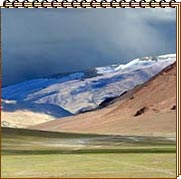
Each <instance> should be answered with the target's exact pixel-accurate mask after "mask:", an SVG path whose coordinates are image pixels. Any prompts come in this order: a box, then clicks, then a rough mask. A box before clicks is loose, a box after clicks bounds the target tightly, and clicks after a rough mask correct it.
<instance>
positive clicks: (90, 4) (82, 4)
mask: <svg viewBox="0 0 181 179" xmlns="http://www.w3.org/2000/svg"><path fill="white" fill-rule="evenodd" d="M178 4H179V3H178V2H176V0H170V1H169V2H166V0H161V1H160V2H156V0H150V1H149V2H146V0H140V1H139V2H136V0H130V1H129V2H127V1H126V0H120V1H116V0H112V1H111V2H108V1H107V0H102V1H100V2H98V1H97V0H91V1H87V0H81V1H78V0H73V1H72V2H69V1H68V0H62V1H59V0H53V1H51V2H49V1H48V0H42V1H39V0H34V1H32V2H29V1H28V0H24V1H23V2H20V1H19V0H14V1H10V0H5V1H4V2H3V7H4V8H166V7H169V8H175V7H177V6H178Z"/></svg>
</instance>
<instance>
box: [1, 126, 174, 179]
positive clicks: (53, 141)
mask: <svg viewBox="0 0 181 179" xmlns="http://www.w3.org/2000/svg"><path fill="white" fill-rule="evenodd" d="M175 144H176V143H175V138H166V137H143V136H118V135H96V134H72V133H56V132H45V131H36V130H26V129H10V128H2V157H1V161H2V163H1V175H2V177H3V178H8V177H9V178H10V177H11V178H12V177H13V178H14V177H16V178H17V177H23V178H25V177H62V178H65V177H67V178H68V177H72V178H74V177H75V178H76V177H81V178H85V177H86V178H88V177H90V178H93V177H94V178H113V177H117V178H120V177H138V178H141V177H147V178H148V177H150V178H151V177H152V178H153V177H165V178H168V177H172V178H173V177H176V145H175Z"/></svg>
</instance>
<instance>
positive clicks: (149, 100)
mask: <svg viewBox="0 0 181 179" xmlns="http://www.w3.org/2000/svg"><path fill="white" fill-rule="evenodd" d="M32 128H34V129H40V130H48V131H66V132H79V133H80V132H83V133H104V134H105V133H107V134H121V135H171V136H172V135H175V132H176V63H174V64H173V65H170V66H169V67H167V68H166V69H164V70H163V71H162V72H161V73H159V74H158V75H156V76H155V77H154V78H152V79H151V80H149V81H148V82H146V83H144V84H143V85H140V86H139V87H137V88H135V89H133V90H130V91H129V92H128V93H126V94H125V95H123V96H121V97H120V98H118V99H116V100H115V102H114V104H112V105H110V106H108V107H105V108H103V109H100V110H97V111H92V112H88V113H84V114H79V115H77V116H73V117H66V118H63V119H60V120H54V121H50V122H46V123H43V124H39V125H36V126H33V127H32Z"/></svg>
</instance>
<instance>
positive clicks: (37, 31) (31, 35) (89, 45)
mask: <svg viewBox="0 0 181 179" xmlns="http://www.w3.org/2000/svg"><path fill="white" fill-rule="evenodd" d="M1 12H2V71H3V74H2V78H3V86H6V85H9V84H14V83H17V82H20V81H24V80H27V79H33V78H37V77H43V76H49V75H51V74H57V73H61V72H69V71H76V70H82V69H89V68H92V67H96V66H103V65H109V64H115V63H126V62H128V61H130V60H132V59H134V58H137V57H143V56H151V55H161V54H167V53H175V51H176V11H175V9H172V8H169V9H161V8H159V9H1Z"/></svg>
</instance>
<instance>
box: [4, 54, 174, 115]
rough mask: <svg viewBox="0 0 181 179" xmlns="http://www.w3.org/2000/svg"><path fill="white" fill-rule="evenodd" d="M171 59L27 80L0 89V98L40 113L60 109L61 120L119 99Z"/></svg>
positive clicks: (170, 61)
mask: <svg viewBox="0 0 181 179" xmlns="http://www.w3.org/2000/svg"><path fill="white" fill-rule="evenodd" d="M175 60H176V55H175V54H169V55H162V56H157V57H144V58H138V59H135V60H132V61H130V62H129V63H127V64H120V65H111V66H106V67H97V68H95V70H96V72H97V73H96V75H95V74H94V75H92V76H91V75H90V72H89V76H86V73H85V72H79V73H72V74H69V75H67V76H63V77H62V76H61V77H60V76H56V77H51V78H50V77H49V78H39V79H34V80H29V81H25V82H22V83H18V84H16V85H11V86H7V87H4V88H2V98H3V100H6V102H7V101H8V100H14V101H15V102H16V104H17V105H18V104H28V103H29V105H28V109H29V110H31V109H30V108H31V105H30V104H32V106H34V104H36V109H37V106H38V108H39V110H40V111H41V112H42V110H41V108H42V106H43V105H51V108H52V107H53V106H54V107H56V108H57V107H59V108H61V109H63V110H64V112H63V115H60V116H62V117H64V116H67V115H69V114H70V113H71V114H77V113H80V112H84V111H88V110H92V109H95V108H97V107H98V106H99V104H100V103H102V102H103V101H104V100H105V99H107V98H110V97H116V96H120V95H121V94H122V93H124V92H125V91H128V90H129V89H131V88H133V87H135V86H137V85H139V84H141V83H144V82H145V81H147V80H149V79H150V78H151V77H153V76H154V75H156V74H157V73H159V72H160V71H161V70H163V69H164V68H165V67H167V66H168V65H170V64H172V63H174V62H175ZM16 104H14V105H16ZM22 106H23V105H22ZM3 108H4V109H3V110H11V105H9V106H7V104H6V109H5V105H4V106H3ZM24 108H26V105H25V106H24ZM32 108H33V107H32ZM18 109H19V108H18ZM65 111H68V112H69V113H67V112H65ZM36 112H37V111H36ZM43 112H44V111H43ZM59 112H60V111H59ZM50 115H51V112H50ZM52 115H54V114H52Z"/></svg>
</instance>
